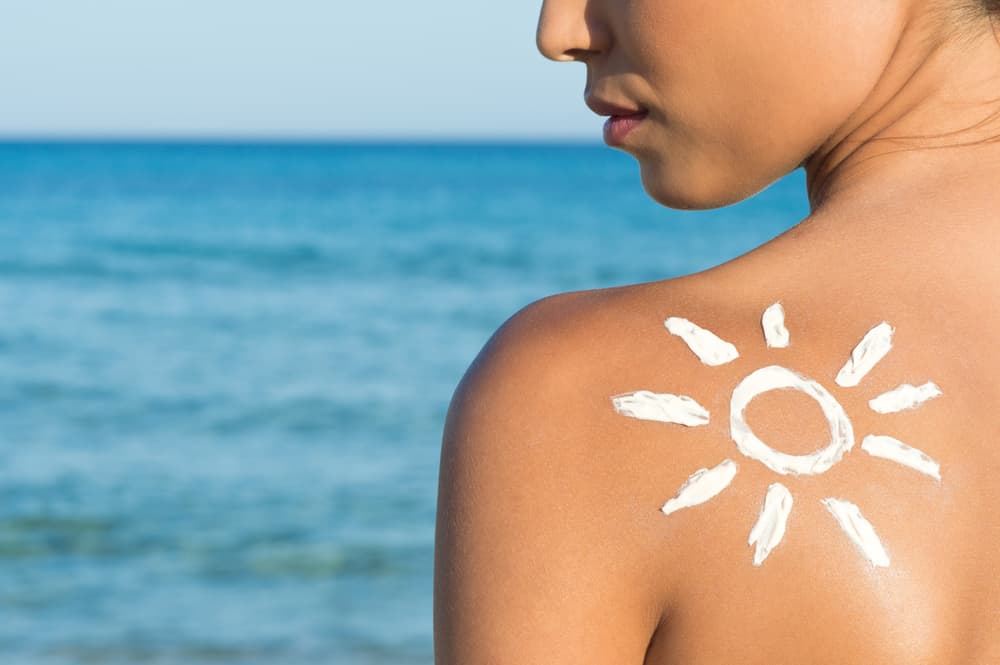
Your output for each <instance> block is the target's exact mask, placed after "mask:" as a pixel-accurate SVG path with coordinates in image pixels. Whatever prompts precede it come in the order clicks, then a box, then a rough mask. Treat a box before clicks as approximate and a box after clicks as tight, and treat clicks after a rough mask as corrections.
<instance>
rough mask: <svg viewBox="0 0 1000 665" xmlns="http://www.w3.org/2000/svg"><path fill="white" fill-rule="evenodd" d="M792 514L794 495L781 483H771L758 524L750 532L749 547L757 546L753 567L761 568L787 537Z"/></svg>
mask: <svg viewBox="0 0 1000 665" xmlns="http://www.w3.org/2000/svg"><path fill="white" fill-rule="evenodd" d="M791 512H792V493H791V492H789V491H788V488H787V487H785V486H784V485H782V484H781V483H771V485H770V486H769V487H768V488H767V494H766V495H765V496H764V506H763V507H762V508H761V510H760V516H759V517H758V518H757V523H756V524H754V525H753V528H752V529H751V530H750V538H749V539H748V540H747V544H748V545H753V544H756V545H757V549H756V550H755V551H754V555H753V565H755V566H759V565H760V564H762V563H764V559H766V558H767V555H768V554H770V553H771V550H773V549H774V548H775V547H777V546H778V543H780V542H781V539H782V537H783V536H784V535H785V526H786V525H787V524H788V515H789V513H791Z"/></svg>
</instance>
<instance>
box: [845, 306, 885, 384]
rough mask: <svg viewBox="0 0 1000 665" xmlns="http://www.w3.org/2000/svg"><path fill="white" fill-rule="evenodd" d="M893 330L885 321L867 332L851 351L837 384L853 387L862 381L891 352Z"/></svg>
mask: <svg viewBox="0 0 1000 665" xmlns="http://www.w3.org/2000/svg"><path fill="white" fill-rule="evenodd" d="M893 332H895V328H893V327H892V326H890V325H889V324H888V323H887V322H885V321H883V322H882V323H880V324H878V325H877V326H875V327H874V328H872V329H871V330H869V331H868V332H867V333H865V336H864V337H862V338H861V341H860V342H858V345H857V346H855V347H854V350H853V351H851V357H850V358H849V359H848V360H847V363H846V364H845V365H844V366H843V367H842V368H841V369H840V372H838V373H837V379H836V381H837V385H839V386H844V387H845V388H851V387H853V386H856V385H858V384H859V383H861V379H863V378H865V375H866V374H868V372H870V371H871V370H872V368H873V367H875V365H877V364H878V361H880V360H882V358H884V357H885V354H887V353H889V350H890V349H891V348H892V333H893Z"/></svg>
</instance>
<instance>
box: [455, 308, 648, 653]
mask: <svg viewBox="0 0 1000 665" xmlns="http://www.w3.org/2000/svg"><path fill="white" fill-rule="evenodd" d="M633 299H634V294H633V293H631V292H630V290H629V289H616V290H608V291H594V292H582V293H573V294H564V295H559V296H554V297H550V298H546V299H544V300H542V301H539V302H536V303H533V304H532V305H529V306H528V307H526V308H525V309H524V310H522V311H521V312H519V313H518V314H516V315H515V316H514V317H512V319H511V320H509V321H508V322H507V323H506V324H505V325H504V326H503V327H502V328H501V329H500V330H499V331H498V332H497V333H496V334H495V335H494V337H493V338H492V339H491V340H490V342H489V343H488V344H487V345H486V347H485V348H484V349H483V351H482V352H481V353H480V355H479V357H478V358H477V359H476V360H475V362H474V363H473V365H472V367H471V368H470V369H469V372H468V373H467V375H466V377H465V378H464V379H463V381H462V383H461V385H460V386H459V388H458V389H457V391H456V393H455V396H454V398H453V401H452V405H451V408H450V410H449V415H448V420H447V424H446V430H445V436H444V443H443V447H442V458H441V477H440V493H439V504H438V535H437V543H436V566H435V578H436V580H435V643H436V648H435V651H436V655H437V656H436V657H437V662H438V663H439V665H451V664H458V663H462V664H468V665H474V664H476V663H487V662H489V663H498V662H511V663H515V662H516V663H525V664H527V663H542V662H544V663H552V664H555V663H576V664H586V663H595V664H596V663H608V662H620V663H628V662H633V663H637V664H638V663H641V662H642V661H643V658H644V654H645V650H646V647H647V646H648V643H649V638H650V636H651V634H652V632H653V631H654V630H655V628H656V626H657V624H658V621H659V618H660V614H661V609H662V608H661V607H659V600H660V594H659V593H657V591H656V590H655V589H651V588H650V587H649V584H648V583H649V580H650V578H651V576H652V575H653V574H654V571H653V570H652V567H654V566H655V565H656V561H655V559H653V558H651V557H650V556H649V555H650V551H649V548H650V545H649V543H646V542H643V534H644V533H646V534H648V532H649V527H650V526H652V525H653V523H654V521H655V517H656V511H655V509H654V510H650V509H649V508H650V506H649V504H648V503H647V502H645V501H637V500H636V499H635V496H634V493H633V490H634V486H633V485H632V484H631V483H630V481H629V477H630V476H632V475H635V474H636V473H640V475H641V473H642V470H641V469H637V468H636V465H635V460H631V459H629V458H628V456H623V455H621V454H620V451H619V450H617V446H616V441H615V439H614V432H613V427H611V426H609V422H610V423H613V422H614V418H615V416H614V413H613V410H612V408H611V402H610V399H609V396H610V394H611V393H609V392H608V391H609V390H610V389H611V385H609V375H611V374H613V373H614V370H613V368H614V367H615V365H616V363H617V359H618V356H619V354H620V345H619V343H618V342H617V337H618V336H619V335H622V334H627V329H628V327H629V326H631V325H632V323H630V322H629V319H630V316H632V314H630V313H629V308H630V307H632V306H633V305H634V302H633ZM644 524H645V526H643V525H644Z"/></svg>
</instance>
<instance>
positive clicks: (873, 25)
mask: <svg viewBox="0 0 1000 665" xmlns="http://www.w3.org/2000/svg"><path fill="white" fill-rule="evenodd" d="M864 1H865V2H866V3H869V4H870V0H864ZM831 4H833V5H843V6H839V7H837V8H834V9H831V8H830V5H831ZM852 4H854V3H852V2H849V1H848V2H840V3H829V2H826V1H825V0H824V1H823V2H818V1H817V2H810V1H809V0H803V1H802V2H799V3H779V2H764V1H760V2H745V3H744V2H740V3H728V4H726V5H723V6H721V7H720V6H716V5H713V6H712V7H710V8H707V7H706V5H705V4H704V3H703V2H699V3H694V2H685V1H679V2H676V3H670V2H659V3H653V2H651V1H650V2H643V3H634V5H633V7H634V8H637V9H638V8H640V6H641V7H642V8H644V11H642V12H638V13H636V14H635V16H636V18H637V19H640V18H641V19H642V20H635V21H634V22H633V24H632V29H634V30H636V32H635V33H633V34H636V36H637V37H638V38H637V40H636V41H635V47H634V48H635V54H634V56H635V57H636V58H637V59H636V62H642V63H644V64H645V69H644V71H642V72H641V74H642V76H643V78H644V79H645V80H646V82H647V84H648V86H649V91H648V92H649V94H650V96H651V97H650V98H651V100H653V103H654V104H656V106H657V108H658V112H659V114H660V115H661V123H660V127H659V129H660V131H659V132H658V133H657V136H656V138H655V139H654V140H652V141H651V142H650V144H649V145H647V146H643V150H641V151H638V150H637V157H639V159H640V162H641V163H642V167H643V182H644V185H645V186H646V189H647V191H648V192H649V193H650V195H651V196H653V198H654V199H656V200H658V201H660V202H662V203H666V201H671V202H672V204H671V203H667V205H670V206H671V207H685V208H689V207H695V208H704V207H718V206H720V205H728V204H730V203H734V202H736V201H738V200H741V199H742V198H746V197H747V196H750V195H752V194H754V193H756V192H758V191H760V190H761V189H763V188H764V187H766V186H767V185H768V184H770V183H771V182H773V181H774V180H776V179H778V178H780V177H781V176H783V175H784V174H786V173H788V172H789V171H791V170H794V169H795V168H796V167H797V166H798V165H799V164H800V163H801V161H802V160H803V159H805V157H807V156H808V154H810V153H811V152H812V151H813V150H814V149H815V148H816V147H818V145H819V144H820V143H821V142H822V141H823V140H824V139H825V138H827V137H828V136H829V135H830V134H831V133H832V132H833V131H835V130H836V128H837V127H838V126H839V125H840V124H841V123H843V122H844V121H845V120H846V118H847V117H848V116H849V115H850V113H851V112H852V111H853V110H854V109H855V108H856V107H857V105H858V104H860V102H861V101H862V100H863V99H864V97H865V95H866V94H867V92H868V91H870V89H871V87H872V86H873V85H874V83H875V81H876V80H877V78H878V74H879V73H880V72H881V68H882V67H883V66H884V63H885V61H886V59H887V58H888V54H889V52H890V51H891V48H890V46H891V40H890V39H889V37H890V36H891V35H890V34H889V31H888V30H887V29H886V27H885V25H887V23H885V22H886V20H887V17H885V16H883V15H880V14H879V13H878V12H877V11H875V10H872V9H871V8H869V9H867V10H862V9H856V10H855V11H854V12H852V11H851V8H850V7H846V5H852ZM875 4H880V3H875ZM881 4H885V5H888V4H890V3H881ZM777 5H782V6H781V7H777ZM656 8H659V9H656ZM888 25H891V23H888ZM880 37H881V38H880ZM678 204H679V205H678Z"/></svg>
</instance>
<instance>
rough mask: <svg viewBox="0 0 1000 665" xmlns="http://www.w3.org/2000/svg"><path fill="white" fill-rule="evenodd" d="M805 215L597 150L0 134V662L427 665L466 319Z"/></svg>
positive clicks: (473, 345)
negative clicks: (692, 201) (641, 168)
mask: <svg viewBox="0 0 1000 665" xmlns="http://www.w3.org/2000/svg"><path fill="white" fill-rule="evenodd" d="M807 212H808V205H807V202H806V198H805V193H804V178H803V176H802V174H801V172H797V173H794V174H792V175H790V176H789V177H787V178H785V179H783V180H781V181H779V182H778V183H775V184H774V185H772V186H771V187H770V188H768V189H767V190H765V191H764V192H762V193H761V194H759V195H757V196H756V197H754V198H753V199H750V200H748V201H746V202H744V203H741V204H739V205H736V206H730V207H727V208H722V209H719V210H715V211H705V212H678V211H672V210H668V209H666V208H664V207H662V206H659V205H658V204H656V203H654V202H653V201H652V200H650V199H649V198H648V196H647V195H646V194H645V193H644V191H643V190H642V186H641V183H640V181H639V174H638V168H637V166H636V164H635V161H634V160H633V159H632V158H631V157H629V156H628V155H625V154H624V153H621V152H618V151H614V150H611V149H609V148H606V147H604V146H591V145H542V144H536V145H511V144H482V145H478V144H391V143H381V144H378V143H375V144H361V143H344V144H338V143H317V144H306V143H302V144H278V143H276V144H239V143H218V144H195V143H167V144H155V143H96V142H95V143H87V142H77V143H72V142H70V143H16V142H15V143H2V144H0V437H2V438H0V451H2V457H0V653H2V654H3V656H2V658H0V661H2V662H5V663H18V664H19V665H32V664H38V665H56V664H58V665H63V664H65V665H69V664H74V665H75V664H80V663H101V664H131V663H157V664H170V665H173V664H178V665H180V664H184V665H200V664H203V663H212V664H225V665H230V664H237V663H239V664H246V665H265V664H267V665H300V664H301V665H305V664H306V663H309V664H310V665H311V664H313V663H317V662H324V663H347V664H352V665H353V664H357V665H376V664H377V665H404V664H405V665H410V664H421V665H430V663H431V662H432V640H431V635H432V620H431V599H432V568H433V539H434V511H435V501H436V492H437V466H438V454H439V446H440V434H441V427H442V424H443V419H444V414H445V410H446V408H447V405H448V400H449V398H450V396H451V392H452V390H453V389H454V387H455V385H456V383H457V382H458V380H459V379H460V378H461V375H462V373H463V372H464V370H465V368H466V367H467V366H468V364H469V363H470V362H471V361H472V359H473V358H474V356H475V354H476V353H477V351H478V350H479V348H480V347H481V346H482V345H483V343H484V342H485V341H486V339H487V338H488V337H489V335H490V334H491V333H492V331H493V330H495V329H496V328H497V327H498V326H499V325H500V324H501V323H502V322H503V321H504V320H505V319H506V318H507V317H509V316H510V315H511V314H513V313H514V312H515V311H517V310H518V309H519V308H520V307H522V306H524V305H526V304H528V303H529V302H531V301H532V300H535V299H537V298H540V297H542V296H545V295H548V294H552V293H556V292H560V291H568V290H577V289H587V288H597V287H605V286H614V285H620V284H627V283H631V282H639V281H647V280H654V279H662V278H668V277H674V276H678V275H682V274H686V273H690V272H695V271H699V270H702V269H705V268H708V267H710V266H712V265H716V264H718V263H721V262H723V261H725V260H728V259H730V258H733V257H735V256H738V255H739V254H742V253H744V252H746V251H748V250H750V249H752V248H753V247H755V246H757V245H759V244H761V243H763V242H765V241H766V240H768V239H769V238H771V237H773V236H775V235H778V234H779V233H781V232H782V231H784V230H786V229H787V228H789V227H791V226H792V225H794V224H795V223H796V222H797V221H799V220H800V219H801V218H803V217H804V216H805V215H806V214H807Z"/></svg>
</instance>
